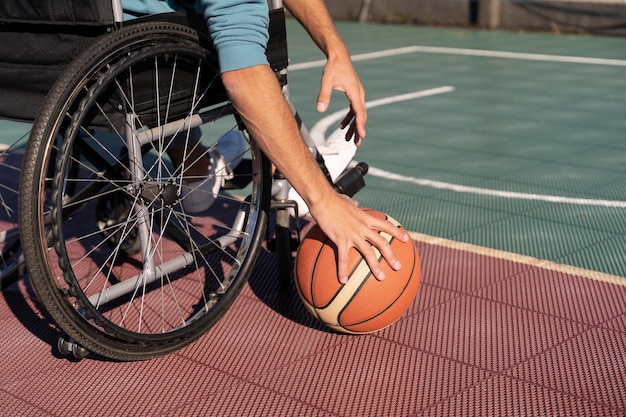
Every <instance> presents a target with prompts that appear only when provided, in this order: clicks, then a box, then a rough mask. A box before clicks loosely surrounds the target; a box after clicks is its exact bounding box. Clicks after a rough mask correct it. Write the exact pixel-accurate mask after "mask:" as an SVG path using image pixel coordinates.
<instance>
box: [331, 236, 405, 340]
mask: <svg viewBox="0 0 626 417" xmlns="http://www.w3.org/2000/svg"><path fill="white" fill-rule="evenodd" d="M392 241H393V238H392V240H391V241H390V242H389V244H391V242H392ZM411 243H413V245H415V243H414V242H411ZM416 255H417V250H416V249H415V248H414V249H413V262H412V265H413V266H412V268H411V274H410V275H409V277H410V278H411V277H413V274H414V273H415V267H416V266H417V256H416ZM370 275H371V274H370ZM411 282H412V279H408V280H407V281H406V284H405V285H404V288H402V291H400V292H399V293H398V296H397V297H396V298H395V299H394V300H393V302H392V303H390V304H389V305H388V306H387V307H386V308H385V309H384V310H382V311H381V312H380V313H378V314H376V315H375V316H372V317H370V318H368V319H367V320H363V321H360V322H357V323H354V324H351V325H350V326H358V325H360V324H363V323H366V322H368V321H370V320H372V319H375V318H376V317H378V316H380V315H382V314H383V313H385V312H386V311H387V310H389V309H390V308H391V307H392V306H393V305H394V304H395V303H396V302H397V301H398V299H399V298H400V297H402V295H403V294H404V291H406V289H407V288H408V286H409V284H410V283H411ZM364 283H365V281H364ZM359 289H360V287H359ZM358 293H359V291H358V290H357V291H356V292H355V293H354V294H355V295H356V294H358ZM348 305H350V303H346V306H348ZM344 310H345V308H344V309H343V310H341V311H340V312H339V317H338V320H337V321H338V322H339V325H340V326H341V327H343V324H341V319H340V318H341V313H343V311H344ZM403 314H404V313H403ZM400 317H402V316H400ZM400 317H398V319H400ZM390 324H391V323H390ZM346 330H350V329H346ZM350 331H352V330H350Z"/></svg>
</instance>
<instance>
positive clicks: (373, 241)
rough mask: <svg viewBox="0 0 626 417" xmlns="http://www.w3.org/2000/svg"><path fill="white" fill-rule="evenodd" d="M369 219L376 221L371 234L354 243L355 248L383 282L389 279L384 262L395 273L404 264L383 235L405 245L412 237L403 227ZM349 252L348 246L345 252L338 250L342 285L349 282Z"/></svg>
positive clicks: (344, 248) (375, 275) (339, 273)
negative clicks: (389, 236)
mask: <svg viewBox="0 0 626 417" xmlns="http://www.w3.org/2000/svg"><path fill="white" fill-rule="evenodd" d="M368 217H372V219H373V220H374V221H373V222H372V225H371V229H370V233H368V234H367V235H365V236H364V237H363V239H362V240H360V241H359V242H353V247H354V248H355V249H357V250H358V251H359V253H360V254H361V256H362V257H363V259H365V262H366V263H367V265H368V267H369V268H370V270H371V271H372V274H373V275H374V277H375V278H376V279H377V280H379V281H382V280H384V279H386V278H387V277H386V275H385V270H384V268H383V265H382V262H386V263H387V264H388V265H389V267H390V268H391V269H393V270H395V271H397V270H400V269H401V268H402V264H401V263H400V260H399V259H398V257H397V256H396V254H395V253H394V251H393V249H392V248H391V245H390V243H389V241H388V238H386V237H385V236H383V235H382V234H381V233H382V232H384V233H386V234H388V235H391V236H392V237H393V238H395V239H399V240H400V241H402V242H405V243H406V242H408V241H409V239H410V236H409V234H408V233H407V232H406V230H405V229H404V228H402V227H397V226H396V225H394V224H392V223H390V222H388V221H386V220H382V219H376V218H374V217H373V216H369V215H368ZM348 252H349V247H346V246H344V247H343V250H342V249H338V276H339V281H340V282H341V283H342V284H345V283H346V282H348V266H349V265H348ZM381 255H382V259H381Z"/></svg>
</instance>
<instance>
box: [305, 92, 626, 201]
mask: <svg viewBox="0 0 626 417" xmlns="http://www.w3.org/2000/svg"><path fill="white" fill-rule="evenodd" d="M453 91H454V87H451V86H444V87H438V88H431V89H429V90H421V91H415V92H413V93H408V94H401V95H397V96H391V97H385V98H382V99H378V100H372V101H368V102H367V103H365V104H366V107H367V108H368V109H372V108H375V107H379V106H383V105H386V104H393V103H398V102H401V101H407V100H415V99H418V98H423V97H429V96H434V95H438V94H445V93H451V92H453ZM348 110H349V109H348V108H345V109H342V110H339V111H336V112H334V113H332V114H330V115H328V116H326V117H324V118H322V119H321V120H320V121H319V122H317V123H316V124H315V125H314V126H313V128H312V129H311V136H312V137H313V138H314V139H315V138H322V140H323V138H325V137H326V131H327V130H328V128H329V127H330V126H331V125H332V124H335V123H337V122H338V121H339V120H341V119H342V118H343V117H345V115H346V113H347V112H348ZM331 136H332V135H331ZM368 174H369V175H372V176H375V177H380V178H385V179H388V180H391V181H398V182H408V183H412V184H415V185H420V186H423V187H430V188H437V189H440V190H448V191H454V192H458V193H470V194H476V195H484V196H492V197H500V198H509V199H519V200H534V201H544V202H549V203H560V204H571V205H579V206H597V207H612V208H626V201H613V200H596V199H587V198H574V197H563V196H554V195H546V194H533V193H519V192H513V191H504V190H493V189H488V188H478V187H470V186H466V185H458V184H450V183H447V182H441V181H433V180H427V179H424V178H415V177H409V176H405V175H400V174H396V173H394V172H389V171H385V170H382V169H379V168H376V167H370V168H369V171H368Z"/></svg>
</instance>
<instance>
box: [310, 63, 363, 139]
mask: <svg viewBox="0 0 626 417" xmlns="http://www.w3.org/2000/svg"><path fill="white" fill-rule="evenodd" d="M333 90H335V91H341V92H343V93H345V95H346V97H347V98H348V100H349V101H350V111H349V112H348V114H347V116H346V117H345V118H344V119H343V121H342V122H341V124H340V127H341V128H342V129H345V128H346V127H347V128H348V130H347V131H346V141H349V140H352V139H354V144H355V145H356V146H359V145H360V144H361V139H363V138H365V123H366V122H367V110H366V108H365V90H364V89H363V85H362V84H361V81H360V80H359V77H358V76H357V74H356V71H355V69H354V66H353V65H352V61H351V60H350V57H349V56H348V53H347V51H346V52H345V54H342V56H340V57H337V58H329V60H328V61H327V63H326V65H325V66H324V71H323V73H322V83H321V88H320V93H319V95H318V97H317V111H319V112H324V111H326V109H328V105H329V103H330V96H331V94H332V91H333Z"/></svg>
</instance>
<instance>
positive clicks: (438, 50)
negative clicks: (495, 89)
mask: <svg viewBox="0 0 626 417" xmlns="http://www.w3.org/2000/svg"><path fill="white" fill-rule="evenodd" d="M418 52H423V53H431V54H447V55H462V56H480V57H488V58H506V59H522V60H527V61H544V62H564V63H572V64H590V65H608V66H617V67H626V60H623V59H605V58H588V57H580V56H567V55H546V54H528V53H521V52H506V51H492V50H485V49H467V48H446V47H439V46H420V45H415V46H407V47H405V48H394V49H386V50H383V51H377V52H369V53H365V54H358V55H353V56H352V61H354V62H356V61H366V60H370V59H379V58H385V57H389V56H397V55H405V54H413V53H418ZM325 64H326V60H319V61H309V62H302V63H300V64H293V65H290V66H289V70H290V71H297V70H303V69H309V68H316V67H323V66H324V65H325Z"/></svg>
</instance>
